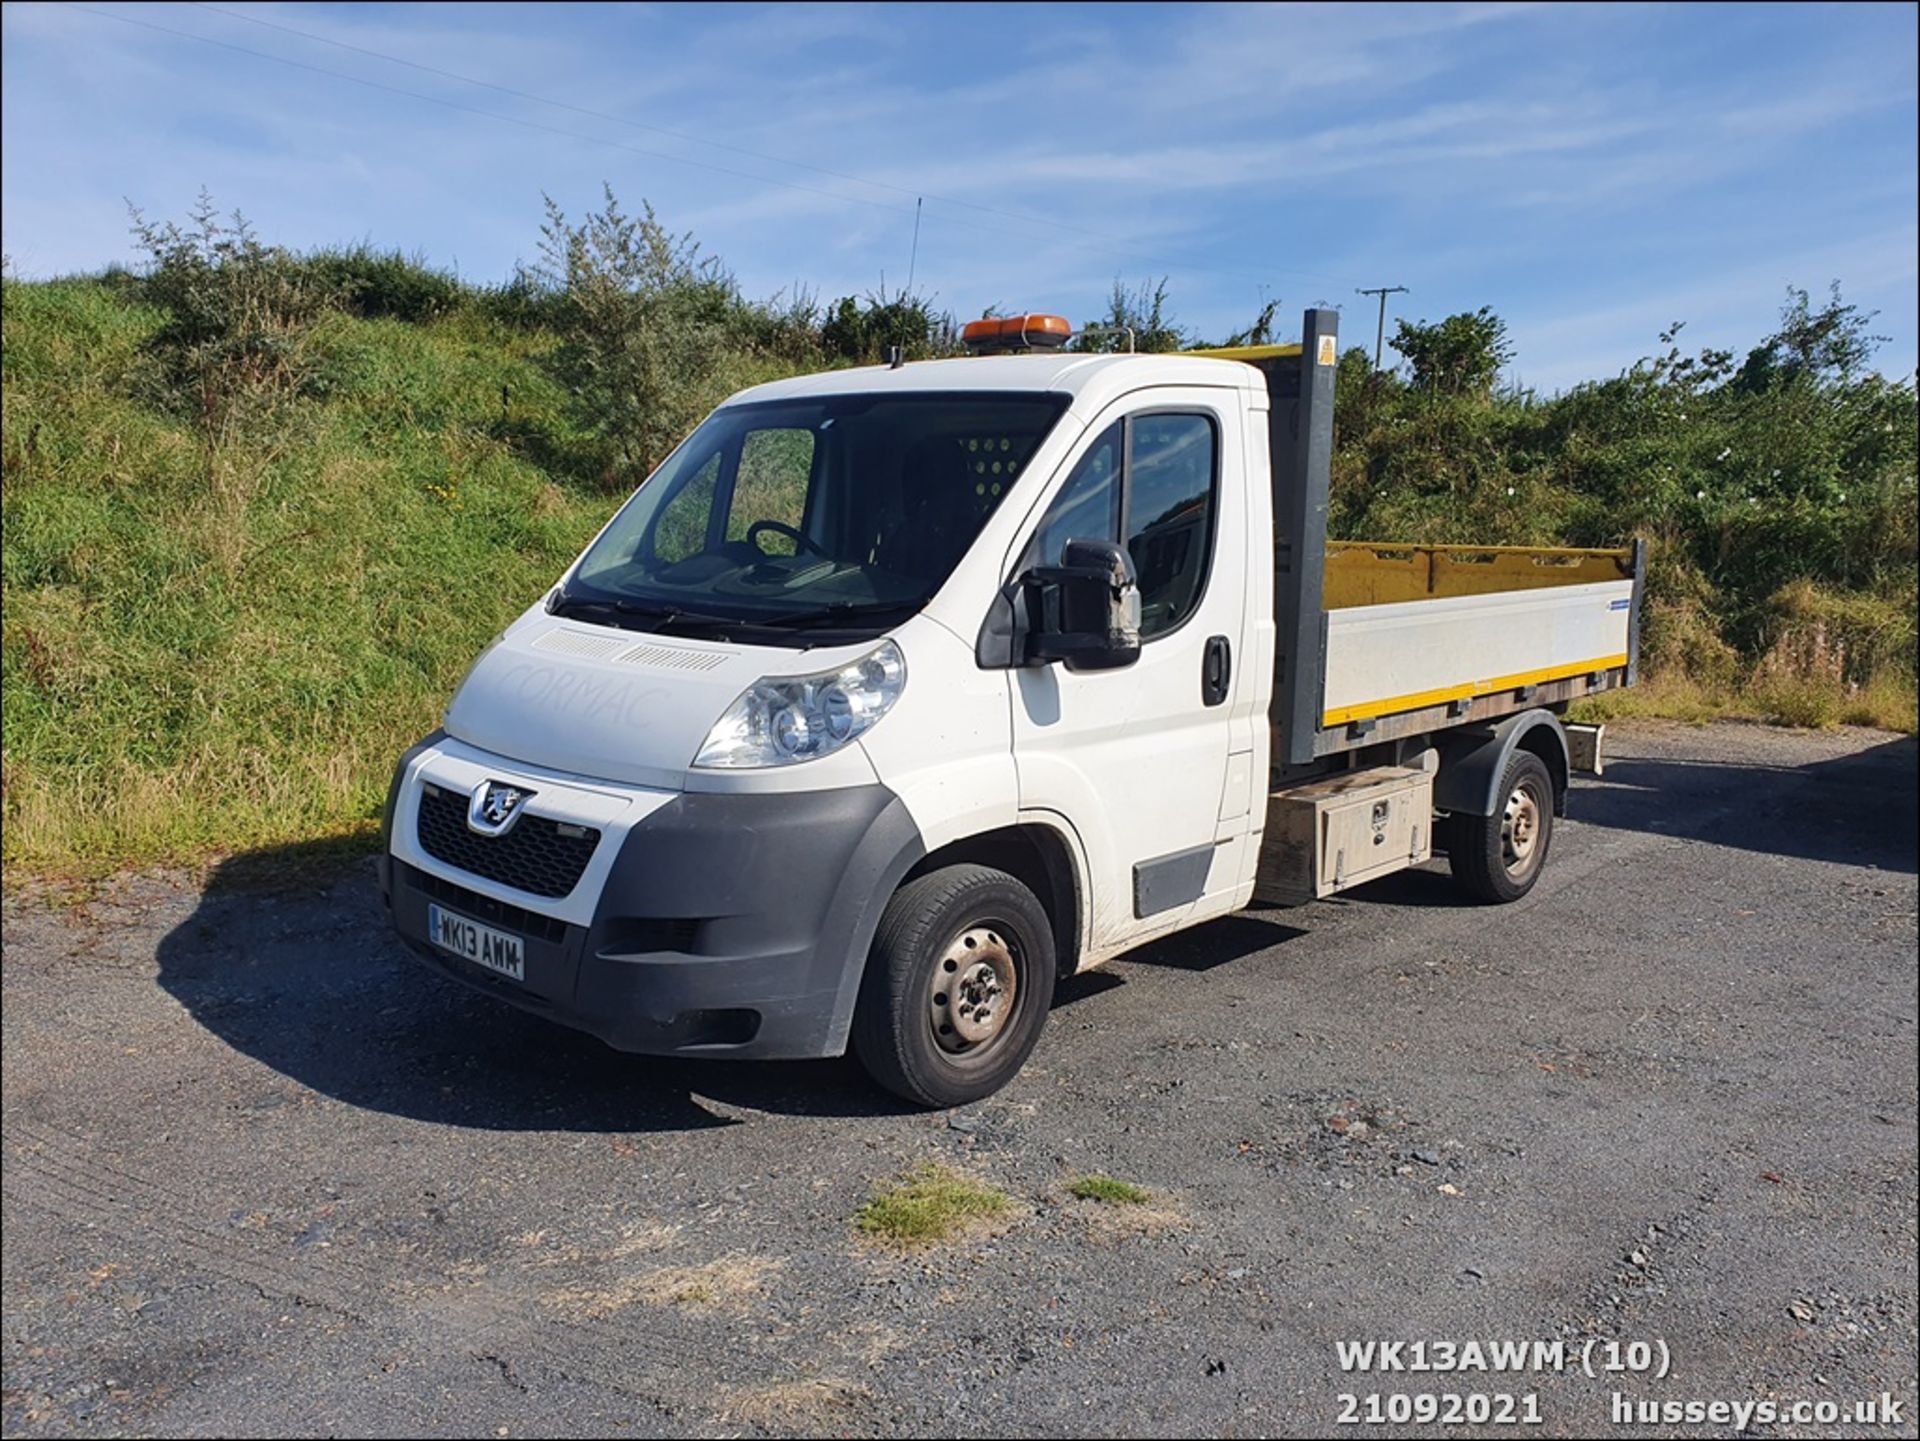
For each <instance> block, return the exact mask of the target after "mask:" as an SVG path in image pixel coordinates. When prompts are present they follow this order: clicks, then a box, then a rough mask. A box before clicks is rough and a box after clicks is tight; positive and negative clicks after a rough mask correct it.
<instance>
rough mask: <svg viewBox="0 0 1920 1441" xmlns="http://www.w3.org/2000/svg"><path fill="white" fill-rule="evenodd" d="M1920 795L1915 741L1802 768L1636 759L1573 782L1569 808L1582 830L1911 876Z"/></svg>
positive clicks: (1919, 841) (1919, 837)
mask: <svg viewBox="0 0 1920 1441" xmlns="http://www.w3.org/2000/svg"><path fill="white" fill-rule="evenodd" d="M1917 788H1920V747H1916V745H1915V742H1914V741H1913V740H1912V739H1911V738H1904V739H1898V740H1889V741H1886V742H1884V743H1882V744H1880V745H1875V746H1871V747H1869V748H1868V749H1865V750H1860V751H1854V752H1852V753H1850V754H1847V755H1841V756H1835V757H1832V758H1831V759H1828V760H1822V761H1815V762H1813V763H1811V764H1808V765H1801V766H1779V765H1770V764H1768V763H1767V762H1766V761H1765V760H1764V759H1756V760H1753V761H1751V762H1742V761H1725V760H1679V759H1674V758H1670V757H1657V758H1656V757H1635V756H1631V755H1629V756H1623V757H1620V758H1619V759H1612V760H1609V761H1608V762H1607V770H1606V775H1605V777H1604V778H1603V779H1601V780H1598V781H1584V782H1581V783H1580V784H1578V785H1576V787H1575V789H1574V792H1573V795H1572V797H1571V801H1572V804H1571V806H1570V807H1569V811H1570V814H1571V816H1572V818H1573V819H1574V820H1576V821H1578V822H1580V823H1581V824H1583V825H1593V826H1606V827H1610V828H1613V829H1620V830H1635V831H1650V832H1654V833H1656V834H1659V835H1669V836H1676V837H1680V838H1682V839H1685V840H1692V841H1703V842H1707V843H1709V844H1712V845H1718V846H1731V847H1733V848H1735V849H1738V850H1747V851H1759V852H1765V853H1767V854H1769V855H1778V856H1791V857H1794V858H1796V859H1801V860H1815V861H1831V862H1834V863H1835V864H1838V865H1849V866H1872V867H1877V868H1878V869H1880V870H1884V871H1897V872H1903V873H1906V874H1912V873H1913V872H1914V870H1915V869H1916V852H1917V851H1920V820H1917V819H1916V811H1915V804H1914V802H1915V792H1916V789H1917Z"/></svg>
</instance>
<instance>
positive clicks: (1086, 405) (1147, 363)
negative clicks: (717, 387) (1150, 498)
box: [727, 351, 1266, 412]
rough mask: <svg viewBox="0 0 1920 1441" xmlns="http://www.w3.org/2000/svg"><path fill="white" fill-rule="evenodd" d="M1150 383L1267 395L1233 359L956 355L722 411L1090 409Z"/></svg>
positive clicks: (739, 399)
mask: <svg viewBox="0 0 1920 1441" xmlns="http://www.w3.org/2000/svg"><path fill="white" fill-rule="evenodd" d="M1156 385H1201V386H1222V387H1227V388H1230V389H1235V390H1248V391H1254V392H1257V393H1258V394H1259V395H1261V396H1263V397H1264V396H1265V394H1266V382H1265V380H1264V379H1263V378H1262V376H1261V374H1260V372H1259V371H1257V370H1255V369H1254V368H1253V367H1252V366H1251V365H1244V364H1242V363H1240V362H1239V361H1238V360H1225V359H1215V358H1211V357H1206V356H1199V355H1179V354H1174V355H1165V354H1153V355H1085V354H1072V353H1067V352H1061V351H1055V352H1052V353H1051V354H1044V355H992V356H961V357H955V358H953V359H950V360H917V361H910V362H908V363H907V364H905V365H899V366H888V365H868V366H861V367H859V368H857V369H853V370H824V371H819V372H816V373H815V374H812V375H797V376H794V377H793V378H792V379H790V380H776V381H772V382H770V383H768V384H766V385H756V386H753V387H751V388H750V389H747V390H743V391H741V392H740V393H739V394H737V395H735V396H733V397H732V398H731V399H730V400H728V401H727V404H728V405H751V404H758V403H760V402H763V401H769V400H798V399H802V398H811V397H814V396H822V395H869V394H887V393H902V392H910V391H921V392H942V393H947V394H952V393H955V392H965V391H976V390H977V391H1002V392H1005V391H1030V392H1033V393H1035V394H1053V395H1068V396H1071V397H1072V398H1073V400H1074V406H1073V408H1074V409H1076V410H1080V411H1082V412H1086V411H1089V410H1096V409H1098V408H1100V407H1101V406H1103V405H1105V404H1106V403H1107V402H1108V401H1109V400H1111V399H1113V398H1114V397H1115V396H1118V395H1124V394H1126V393H1128V392H1129V391H1134V390H1141V389H1144V388H1146V387H1148V386H1156Z"/></svg>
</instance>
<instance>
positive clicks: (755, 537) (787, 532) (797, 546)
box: [747, 520, 833, 560]
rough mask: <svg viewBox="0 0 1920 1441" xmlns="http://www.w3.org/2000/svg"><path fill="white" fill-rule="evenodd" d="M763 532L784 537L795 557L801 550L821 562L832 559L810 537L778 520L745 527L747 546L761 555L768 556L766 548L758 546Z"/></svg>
mask: <svg viewBox="0 0 1920 1441" xmlns="http://www.w3.org/2000/svg"><path fill="white" fill-rule="evenodd" d="M763 530H770V531H772V532H773V533H774V534H775V535H784V536H785V537H786V538H787V539H788V540H790V541H792V542H793V551H794V554H795V555H798V554H799V553H800V552H801V551H803V550H810V551H812V552H813V553H814V554H815V555H817V556H819V557H820V559H822V560H832V559H833V557H832V556H831V555H829V554H827V552H826V551H825V550H824V549H823V548H822V547H821V546H820V544H819V542H818V541H816V540H814V539H813V538H812V537H811V536H809V535H807V534H805V533H804V532H801V531H798V530H795V529H794V528H793V527H792V526H790V525H787V524H786V523H785V522H783V521H778V520H756V521H755V522H754V523H753V524H752V525H750V526H748V527H747V544H748V545H751V546H752V547H753V548H754V549H755V550H757V551H759V552H760V554H762V555H769V554H770V552H769V551H768V550H767V549H766V547H765V546H763V545H761V544H760V540H759V535H760V532H761V531H763Z"/></svg>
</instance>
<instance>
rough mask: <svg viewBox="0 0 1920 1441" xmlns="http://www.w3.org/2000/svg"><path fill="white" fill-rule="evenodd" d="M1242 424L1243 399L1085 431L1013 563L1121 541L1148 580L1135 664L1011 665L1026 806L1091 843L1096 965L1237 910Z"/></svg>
mask: <svg viewBox="0 0 1920 1441" xmlns="http://www.w3.org/2000/svg"><path fill="white" fill-rule="evenodd" d="M1242 424H1243V422H1242V416H1241V399H1240V395H1239V392H1237V391H1234V390H1227V389H1220V390H1213V389H1208V388H1204V387H1165V388H1155V389H1152V390H1148V391H1142V392H1138V393H1136V394H1134V395H1133V396H1130V397H1128V399H1127V400H1126V401H1125V402H1123V403H1122V404H1120V405H1117V406H1115V407H1113V408H1112V409H1111V410H1110V411H1109V412H1108V413H1106V414H1103V415H1102V416H1101V417H1100V418H1099V419H1098V420H1096V422H1095V423H1094V424H1093V425H1091V426H1089V427H1088V429H1087V432H1086V434H1085V436H1084V437H1083V438H1082V441H1081V443H1080V446H1079V449H1078V450H1077V452H1076V453H1075V454H1074V455H1073V456H1071V457H1070V458H1069V460H1068V462H1067V464H1066V466H1065V467H1064V474H1063V476H1062V478H1061V479H1060V480H1059V482H1058V483H1057V485H1056V487H1055V489H1054V492H1053V494H1052V496H1051V497H1050V499H1049V500H1048V502H1047V504H1046V505H1045V507H1044V508H1043V509H1042V511H1041V519H1040V521H1039V522H1038V524H1037V525H1036V526H1035V528H1034V530H1033V531H1032V533H1031V535H1030V538H1029V539H1028V542H1027V544H1026V546H1025V547H1024V549H1023V550H1022V551H1021V553H1020V557H1019V561H1018V565H1017V567H1016V571H1015V573H1016V574H1018V573H1020V572H1023V571H1025V570H1026V569H1028V568H1029V567H1031V566H1034V565H1058V564H1059V563H1060V557H1061V552H1062V549H1063V548H1064V546H1065V544H1066V542H1067V541H1068V540H1071V539H1098V540H1109V541H1118V542H1121V543H1123V544H1124V545H1125V546H1126V549H1127V552H1128V555H1129V557H1130V558H1131V560H1132V562H1133V568H1134V574H1135V577H1136V579H1137V581H1138V584H1139V587H1140V600H1141V627H1140V636H1141V647H1140V657H1139V659H1138V660H1137V661H1135V662H1134V663H1133V664H1132V665H1130V666H1127V667H1125V668H1122V669H1118V670H1087V671H1075V670H1072V669H1069V668H1068V666H1067V665H1066V664H1065V663H1064V662H1059V661H1056V662H1052V663H1050V664H1046V665H1034V666H1026V667H1023V668H1020V669H1017V670H1016V671H1015V672H1014V693H1013V742H1014V762H1015V767H1016V770H1017V773H1018V776H1019V787H1020V804H1021V807H1022V809H1023V810H1026V811H1046V812H1053V813H1055V814H1057V815H1059V816H1061V817H1063V818H1065V819H1066V820H1067V822H1068V823H1069V824H1070V825H1072V827H1073V828H1074V830H1075V832H1076V833H1077V834H1078V835H1079V837H1080V840H1081V845H1082V848H1083V850H1084V852H1085V854H1086V856H1087V863H1088V867H1089V871H1090V873H1091V874H1090V880H1091V886H1090V890H1091V892H1092V895H1091V898H1090V899H1091V902H1092V906H1091V910H1092V916H1091V929H1090V936H1089V946H1088V952H1089V958H1090V959H1099V958H1100V956H1101V955H1103V954H1110V953H1112V952H1113V951H1114V950H1117V949H1120V948H1122V947H1124V946H1126V945H1129V944H1133V943H1134V942H1136V941H1138V940H1140V939H1142V938H1144V937H1146V936H1148V935H1152V934H1155V933H1158V932H1160V931H1164V930H1171V929H1173V928H1175V927H1177V926H1179V925H1181V924H1183V923H1186V922H1189V921H1192V920H1197V919H1200V918H1202V917H1203V916H1204V915H1208V914H1215V913H1219V912H1224V911H1226V910H1228V909H1230V908H1231V907H1232V905H1233V903H1234V900H1235V895H1234V893H1235V890H1236V888H1237V886H1238V884H1239V880H1240V873H1241V870H1242V866H1241V859H1242V856H1241V850H1242V848H1243V847H1244V846H1245V845H1246V844H1247V843H1248V838H1247V834H1246V833H1247V829H1248V825H1249V820H1248V810H1249V795H1250V792H1251V788H1252V776H1251V754H1250V753H1251V748H1252V744H1253V741H1252V736H1253V727H1252V724H1251V707H1252V704H1253V702H1252V701H1250V700H1249V699H1248V696H1249V694H1251V692H1250V690H1249V683H1248V678H1247V677H1246V676H1244V675H1243V674H1242V671H1243V670H1244V669H1245V667H1244V666H1243V664H1242V661H1243V659H1244V658H1245V657H1244V654H1243V652H1244V650H1245V647H1244V646H1243V643H1242V642H1243V633H1244V631H1245V627H1246V591H1247V585H1246V565H1247V548H1246V545H1245V535H1246V524H1247V517H1246V514H1245V497H1244V494H1243V493H1242V485H1241V480H1242V477H1241V474H1240V470H1241V464H1240V462H1241V458H1242V456H1243V454H1244V450H1245V446H1244V443H1243V436H1242V433H1241V429H1242Z"/></svg>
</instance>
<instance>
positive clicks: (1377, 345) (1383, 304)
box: [1359, 285, 1407, 370]
mask: <svg viewBox="0 0 1920 1441" xmlns="http://www.w3.org/2000/svg"><path fill="white" fill-rule="evenodd" d="M1359 291H1360V293H1361V294H1362V295H1377V296H1379V297H1380V327H1379V329H1377V330H1375V331H1374V333H1373V368H1374V369H1375V370H1378V369H1379V368H1380V351H1381V348H1382V347H1383V346H1384V345H1385V344H1386V341H1387V297H1388V296H1389V295H1405V294H1406V293H1407V287H1406V286H1404V285H1377V286H1374V287H1373V288H1372V289H1368V288H1367V287H1365V286H1361V287H1359Z"/></svg>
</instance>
